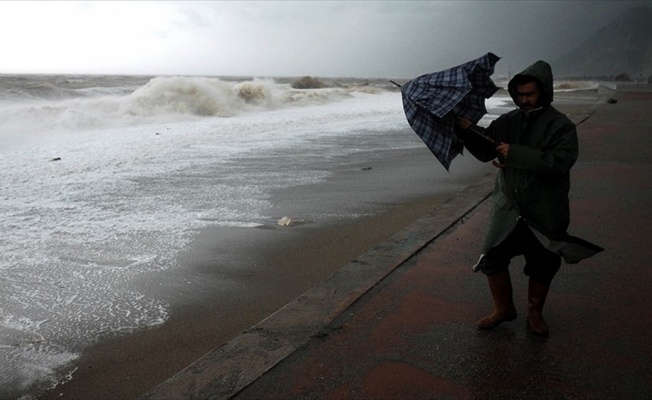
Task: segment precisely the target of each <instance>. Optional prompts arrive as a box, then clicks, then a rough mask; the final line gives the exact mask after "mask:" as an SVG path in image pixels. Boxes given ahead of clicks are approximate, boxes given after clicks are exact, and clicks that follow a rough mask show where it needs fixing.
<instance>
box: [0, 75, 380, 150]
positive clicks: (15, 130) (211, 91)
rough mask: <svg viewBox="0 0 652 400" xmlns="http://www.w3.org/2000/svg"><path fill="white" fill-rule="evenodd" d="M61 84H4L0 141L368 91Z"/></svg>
mask: <svg viewBox="0 0 652 400" xmlns="http://www.w3.org/2000/svg"><path fill="white" fill-rule="evenodd" d="M67 85H68V86H66V87H63V86H61V85H57V84H56V82H36V83H34V82H31V83H30V82H22V84H15V85H14V86H13V87H12V88H10V89H11V90H13V93H14V95H13V97H12V96H11V93H9V92H5V97H4V98H3V99H2V100H3V103H4V104H3V107H2V108H1V109H0V141H2V142H5V143H7V142H11V141H16V140H20V139H26V138H29V137H30V136H32V137H33V136H37V137H38V136H42V135H44V134H47V133H50V132H70V131H73V132H75V131H88V130H97V129H107V128H123V127H129V126H137V125H142V124H151V123H168V122H177V121H184V120H192V119H200V118H206V117H233V116H236V115H239V114H242V113H252V112H259V111H266V110H274V109H279V108H286V107H301V106H310V105H316V104H324V103H328V102H332V101H338V100H342V99H346V98H350V97H351V92H353V91H363V90H364V91H366V92H373V91H374V89H370V88H368V87H356V86H348V87H334V88H324V89H301V90H299V89H293V88H292V87H291V85H289V84H279V83H276V82H274V81H273V80H263V79H260V80H258V79H254V80H250V81H240V82H227V81H224V80H221V79H219V78H208V77H155V78H152V79H150V80H149V81H148V82H147V83H145V84H144V85H140V86H137V87H131V88H129V87H127V86H125V85H124V82H121V81H117V82H109V83H106V82H104V81H101V82H99V83H98V84H97V85H96V86H94V87H85V88H84V87H70V86H71V83H70V82H67ZM112 85H113V86H112ZM377 91H381V89H378V90H377ZM8 97H11V98H8Z"/></svg>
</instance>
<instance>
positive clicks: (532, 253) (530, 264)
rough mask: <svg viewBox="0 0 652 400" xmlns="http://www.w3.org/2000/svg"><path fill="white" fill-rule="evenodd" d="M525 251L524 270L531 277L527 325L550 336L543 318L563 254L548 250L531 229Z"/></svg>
mask: <svg viewBox="0 0 652 400" xmlns="http://www.w3.org/2000/svg"><path fill="white" fill-rule="evenodd" d="M524 238H525V239H526V240H527V241H528V245H527V250H526V251H525V254H524V255H525V263H526V264H525V269H524V272H525V274H526V275H528V276H529V277H530V282H529V284H528V306H527V327H528V330H530V332H532V333H534V334H535V335H539V336H544V337H546V336H548V334H549V333H550V332H549V330H548V324H546V321H545V320H544V319H543V306H544V304H545V302H546V298H547V297H548V292H549V291H550V283H551V282H552V279H553V278H554V277H555V275H556V274H557V272H558V271H559V268H560V267H561V256H559V255H558V254H555V253H553V252H551V251H548V250H546V249H545V248H544V247H543V245H541V243H539V241H538V240H537V239H536V237H535V236H534V234H533V233H532V232H531V231H530V232H527V235H525V234H524Z"/></svg>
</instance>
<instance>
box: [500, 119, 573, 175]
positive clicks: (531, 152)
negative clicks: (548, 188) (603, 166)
mask: <svg viewBox="0 0 652 400" xmlns="http://www.w3.org/2000/svg"><path fill="white" fill-rule="evenodd" d="M577 149H578V143H577V131H576V129H575V126H574V125H572V124H566V125H564V126H562V127H561V128H559V129H558V130H557V131H556V132H555V134H554V135H553V137H552V140H550V142H549V143H547V144H546V145H545V146H543V147H541V148H535V147H529V146H523V145H518V144H510V146H509V154H508V155H507V159H506V160H505V163H506V165H507V166H508V168H516V169H524V170H529V171H532V172H534V173H537V174H546V173H565V172H568V171H569V170H570V168H571V167H572V166H573V164H574V163H575V161H576V160H577V153H578V150H577Z"/></svg>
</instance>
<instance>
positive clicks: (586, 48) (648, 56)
mask: <svg viewBox="0 0 652 400" xmlns="http://www.w3.org/2000/svg"><path fill="white" fill-rule="evenodd" d="M651 21H652V8H651V7H647V6H641V7H634V8H631V9H629V10H627V11H625V12H624V13H623V14H622V15H620V16H618V17H616V18H615V19H614V20H613V21H612V22H611V23H609V24H608V25H606V26H605V27H603V28H602V29H600V30H598V31H597V32H596V33H595V34H594V35H593V36H591V37H590V38H589V39H588V40H586V41H585V42H584V43H582V44H581V45H580V46H579V47H578V48H577V49H576V50H574V51H572V52H570V53H568V54H566V55H564V56H562V57H560V58H559V59H558V60H556V61H555V62H554V64H553V65H554V66H555V70H556V71H555V75H557V76H560V77H615V76H617V75H620V74H628V75H629V76H630V77H631V78H633V79H634V78H641V77H642V78H645V79H646V80H647V78H648V77H650V76H652V23H651Z"/></svg>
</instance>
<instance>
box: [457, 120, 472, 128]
mask: <svg viewBox="0 0 652 400" xmlns="http://www.w3.org/2000/svg"><path fill="white" fill-rule="evenodd" d="M471 125H473V122H471V120H468V119H466V118H462V117H458V118H457V126H458V127H460V128H462V129H468V128H470V127H471Z"/></svg>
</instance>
